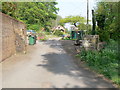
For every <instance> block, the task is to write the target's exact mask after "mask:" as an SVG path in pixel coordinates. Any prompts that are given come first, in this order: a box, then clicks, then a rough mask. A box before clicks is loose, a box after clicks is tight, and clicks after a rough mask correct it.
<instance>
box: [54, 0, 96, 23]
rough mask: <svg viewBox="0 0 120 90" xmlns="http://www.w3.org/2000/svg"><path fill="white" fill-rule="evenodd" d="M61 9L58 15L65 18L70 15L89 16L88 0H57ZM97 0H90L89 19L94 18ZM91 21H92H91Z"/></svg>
mask: <svg viewBox="0 0 120 90" xmlns="http://www.w3.org/2000/svg"><path fill="white" fill-rule="evenodd" d="M56 1H57V2H58V5H56V7H58V8H59V9H60V10H59V12H58V15H60V16H62V18H65V17H66V16H70V15H74V16H75V15H80V16H82V17H85V18H87V0H56ZM95 5H96V1H95V0H89V20H92V9H93V8H94V7H95ZM90 23H91V22H90Z"/></svg>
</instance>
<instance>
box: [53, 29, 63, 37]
mask: <svg viewBox="0 0 120 90" xmlns="http://www.w3.org/2000/svg"><path fill="white" fill-rule="evenodd" d="M54 35H57V36H62V35H63V32H61V31H60V30H56V31H55V33H54Z"/></svg>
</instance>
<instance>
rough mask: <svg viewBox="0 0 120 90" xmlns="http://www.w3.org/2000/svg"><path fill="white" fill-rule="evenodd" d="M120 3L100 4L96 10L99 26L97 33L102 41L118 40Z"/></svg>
mask: <svg viewBox="0 0 120 90" xmlns="http://www.w3.org/2000/svg"><path fill="white" fill-rule="evenodd" d="M119 5H120V2H99V3H98V4H97V8H96V10H95V13H96V20H97V25H98V30H97V33H98V34H99V35H100V38H101V39H102V41H104V40H107V41H108V40H109V39H110V38H111V39H118V36H119V34H118V32H119V31H118V30H119V29H118V28H119V26H118V23H119V22H120V21H119V18H118V14H119V13H118V10H119V9H118V8H119Z"/></svg>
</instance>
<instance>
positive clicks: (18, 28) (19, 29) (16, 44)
mask: <svg viewBox="0 0 120 90" xmlns="http://www.w3.org/2000/svg"><path fill="white" fill-rule="evenodd" d="M0 13H1V12H0ZM1 14H2V20H0V23H1V22H2V60H4V59H6V58H8V57H10V56H11V55H13V54H15V53H16V52H22V51H24V50H25V48H26V26H25V24H24V23H22V22H20V21H18V20H16V19H14V18H12V17H10V16H8V15H6V14H3V13H1Z"/></svg>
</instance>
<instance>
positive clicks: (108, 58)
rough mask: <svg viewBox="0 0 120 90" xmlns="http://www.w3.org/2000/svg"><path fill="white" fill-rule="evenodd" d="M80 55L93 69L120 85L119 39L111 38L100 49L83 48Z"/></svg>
mask: <svg viewBox="0 0 120 90" xmlns="http://www.w3.org/2000/svg"><path fill="white" fill-rule="evenodd" d="M79 57H80V59H81V60H83V61H85V62H86V63H87V65H88V66H90V67H91V68H92V69H94V70H95V71H97V72H98V73H100V74H103V75H104V76H106V77H107V78H109V79H111V80H112V81H113V82H114V83H116V84H119V85H120V77H119V75H118V74H119V73H118V68H119V66H118V60H119V58H118V43H117V41H114V40H110V41H109V42H108V44H107V45H106V47H105V48H104V49H102V50H100V51H85V50H82V52H81V53H80V55H79Z"/></svg>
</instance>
